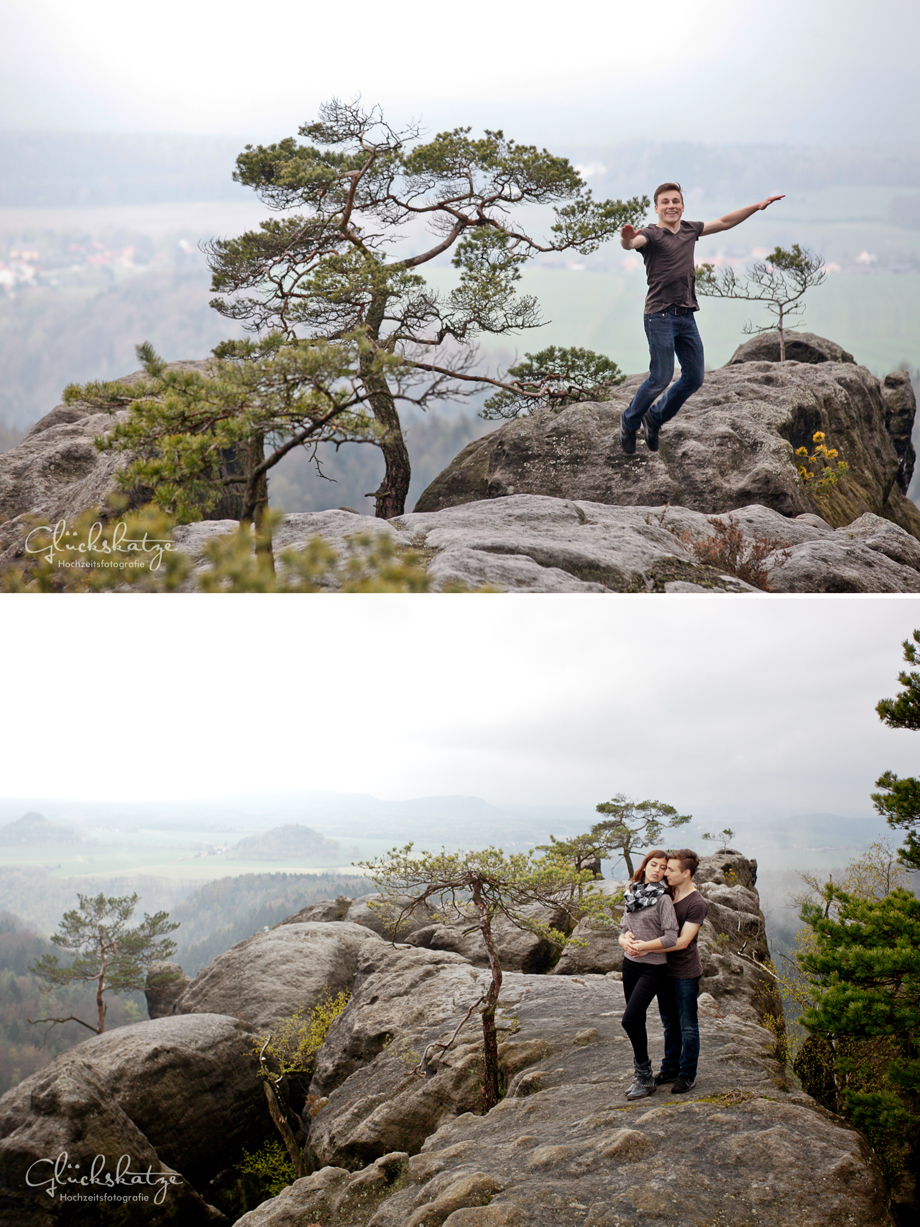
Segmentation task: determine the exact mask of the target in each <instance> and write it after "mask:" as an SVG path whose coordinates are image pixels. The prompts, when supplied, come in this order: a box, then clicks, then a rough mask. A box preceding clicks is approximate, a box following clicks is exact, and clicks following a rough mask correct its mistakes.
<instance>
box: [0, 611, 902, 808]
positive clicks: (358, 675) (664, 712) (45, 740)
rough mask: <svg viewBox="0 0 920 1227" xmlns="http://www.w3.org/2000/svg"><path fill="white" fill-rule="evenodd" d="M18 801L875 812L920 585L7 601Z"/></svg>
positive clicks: (9, 728) (6, 711)
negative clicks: (227, 796) (274, 798)
mask: <svg viewBox="0 0 920 1227" xmlns="http://www.w3.org/2000/svg"><path fill="white" fill-rule="evenodd" d="M3 613H4V622H5V632H6V634H5V639H6V642H7V643H11V644H22V645H37V644H41V645H43V647H42V650H41V651H36V650H35V648H34V646H32V647H31V648H30V647H28V646H26V647H25V650H23V651H20V652H18V653H17V654H16V656H15V658H14V659H12V660H10V661H9V662H8V664H7V666H6V670H5V671H6V674H7V677H6V686H7V691H6V699H5V702H4V704H3V712H2V716H0V731H2V738H3V741H2V744H3V745H4V747H5V749H6V754H5V766H4V771H3V781H2V785H0V794H2V795H4V796H7V797H24V798H25V797H29V796H35V797H59V798H62V799H63V798H74V799H78V798H96V799H100V800H119V799H136V800H158V799H168V798H172V797H192V796H205V795H213V794H215V793H229V792H235V791H239V792H257V791H261V790H264V791H265V792H269V793H272V792H286V791H292V790H297V789H314V788H317V789H330V790H334V791H343V792H369V793H372V794H373V795H375V796H377V797H380V798H383V799H399V798H407V797H417V796H425V795H444V794H461V795H476V796H481V797H484V798H486V799H487V800H490V801H492V802H503V801H504V802H515V801H518V802H521V803H531V804H568V803H581V802H584V803H585V804H588V805H590V806H592V807H593V805H594V804H596V803H597V801H598V800H600V799H602V798H603V797H605V796H612V795H613V794H614V793H616V792H620V791H622V792H626V793H627V794H629V795H632V796H636V797H648V796H655V797H659V798H661V799H665V800H667V801H669V802H670V803H672V804H675V805H677V806H678V807H679V808H682V809H683V810H685V811H689V812H703V811H705V812H707V813H716V814H724V815H725V816H726V818H727V819H728V818H730V816H731V814H732V813H734V812H740V811H750V810H751V809H752V808H754V809H757V810H759V811H761V812H768V811H769V812H776V813H803V812H809V811H824V812H834V813H839V814H842V815H848V816H854V817H855V816H867V815H868V814H869V813H871V802H870V801H869V793H870V792H871V791H872V789H873V787H874V783H875V780H876V778H877V777H878V776H879V775H880V774H881V772H882V771H884V770H886V769H889V768H890V769H892V770H895V771H897V772H898V773H899V774H901V775H907V774H914V773H915V772H916V769H917V759H918V755H920V739H918V738H917V736H916V735H915V734H913V733H908V732H904V731H893V730H890V729H887V728H886V727H885V726H884V725H882V724H881V722H880V721H879V720H878V717H877V716H876V714H875V710H874V708H875V704H876V703H877V702H878V700H879V699H881V698H884V697H888V696H892V695H894V694H895V693H896V692H897V688H898V685H897V674H898V672H899V671H900V669H901V668H902V667H903V665H902V659H901V656H902V653H901V646H900V645H901V642H902V641H903V640H904V639H906V638H908V637H909V636H910V633H911V632H912V630H913V629H914V628H915V627H918V626H920V599H918V598H916V597H903V598H891V597H843V598H834V597H824V598H821V597H815V598H810V597H803V598H782V597H780V598H776V597H774V598H766V599H761V598H757V597H753V598H738V599H735V598H731V597H724V596H719V597H715V598H708V597H691V598H676V599H672V598H667V597H665V598H658V597H652V598H648V599H646V598H642V597H635V598H632V597H628V598H623V599H618V598H616V597H611V598H607V597H601V598H598V599H594V598H591V597H588V598H584V597H576V598H567V597H545V598H541V597H533V596H523V597H514V596H498V597H488V596H483V597H479V598H476V597H473V598H468V597H456V598H455V597H429V598H425V597H418V596H416V597H406V598H403V597H355V598H349V597H307V598H304V599H300V598H296V597H295V598H287V599H286V598H280V597H279V598H271V597H265V596H252V597H239V598H236V597H223V598H221V599H219V600H208V598H183V597H175V598H173V599H172V600H171V601H163V600H161V599H158V598H156V597H144V596H132V597H130V598H125V599H123V600H119V599H118V598H109V599H107V600H102V601H98V600H97V601H92V600H90V601H85V600H81V599H80V598H79V597H77V598H70V597H62V598H60V599H58V600H45V601H40V602H36V601H34V600H28V598H7V601H6V602H5V603H4V608H3Z"/></svg>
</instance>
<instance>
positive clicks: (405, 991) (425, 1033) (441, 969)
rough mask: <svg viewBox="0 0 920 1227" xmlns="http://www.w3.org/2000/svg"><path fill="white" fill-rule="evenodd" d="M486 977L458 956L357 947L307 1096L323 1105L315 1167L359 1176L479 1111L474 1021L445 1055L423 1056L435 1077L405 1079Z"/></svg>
mask: <svg viewBox="0 0 920 1227" xmlns="http://www.w3.org/2000/svg"><path fill="white" fill-rule="evenodd" d="M488 979H489V977H488V975H487V973H485V972H483V971H480V970H478V969H476V968H474V967H472V966H471V965H470V963H469V962H468V961H467V960H466V959H464V958H462V957H461V956H460V955H457V954H451V953H449V952H438V951H429V950H422V949H413V948H412V947H408V946H392V945H390V944H386V943H383V942H380V943H368V944H367V945H366V946H364V947H362V949H361V952H360V955H359V962H358V972H357V976H356V978H355V984H354V989H353V991H352V997H351V1000H350V1001H349V1003H348V1005H347V1006H346V1008H345V1010H344V1011H343V1013H342V1014H341V1015H340V1016H339V1017H338V1018H337V1019H336V1021H335V1022H334V1023H333V1025H332V1027H331V1028H330V1031H329V1035H328V1037H327V1039H326V1043H325V1044H324V1045H323V1047H322V1049H321V1050H320V1052H319V1054H318V1056H317V1059H316V1068H315V1072H314V1076H313V1080H312V1082H311V1084H310V1095H311V1096H313V1097H316V1098H324V1097H326V1096H328V1103H327V1104H326V1105H325V1106H324V1107H323V1109H322V1111H321V1112H319V1114H318V1115H317V1116H316V1117H315V1119H314V1120H313V1122H312V1125H311V1127H310V1134H309V1143H310V1149H311V1151H312V1153H313V1155H314V1156H315V1159H316V1161H317V1162H318V1163H319V1164H320V1165H323V1166H325V1165H330V1164H333V1165H338V1166H348V1167H354V1166H361V1165H363V1164H365V1163H368V1162H370V1161H372V1160H373V1159H376V1158H378V1157H379V1156H380V1155H381V1154H384V1153H386V1152H387V1151H389V1150H394V1149H396V1148H397V1147H398V1148H399V1149H411V1150H413V1151H414V1150H418V1149H420V1147H421V1146H422V1143H423V1142H424V1140H425V1138H426V1137H428V1135H429V1134H431V1133H433V1132H434V1130H435V1129H436V1128H437V1126H438V1125H439V1124H440V1123H441V1121H442V1120H444V1119H445V1118H447V1117H450V1116H456V1115H457V1114H458V1113H459V1112H465V1111H472V1110H473V1109H474V1108H476V1107H477V1106H478V1104H479V1100H480V1091H479V1052H480V1037H481V1028H480V1026H479V1016H478V1014H476V1013H474V1014H473V1015H472V1020H471V1022H470V1023H468V1024H467V1027H466V1029H465V1030H464V1032H463V1035H462V1036H461V1039H460V1042H459V1043H458V1044H455V1045H454V1046H453V1047H452V1048H451V1049H450V1051H449V1052H448V1053H446V1054H440V1053H437V1052H433V1051H432V1052H429V1054H428V1065H429V1067H431V1068H434V1069H437V1071H438V1073H437V1075H436V1076H435V1077H427V1076H422V1077H420V1076H419V1075H417V1074H413V1073H412V1069H413V1067H414V1066H415V1065H417V1064H418V1063H419V1062H420V1061H421V1059H422V1057H423V1055H424V1054H425V1051H426V1048H427V1046H428V1045H429V1044H431V1043H433V1042H435V1041H437V1040H438V1039H443V1040H444V1041H446V1040H447V1039H449V1037H450V1034H451V1033H452V1032H453V1031H454V1029H455V1028H456V1027H457V1025H458V1024H459V1023H460V1022H461V1021H462V1020H463V1018H464V1016H465V1015H466V1014H467V1012H468V1011H469V1010H470V1009H471V1007H474V1006H475V1004H476V1002H477V1001H478V1000H479V998H480V997H481V996H482V994H483V993H484V992H485V989H486V987H487V984H488Z"/></svg>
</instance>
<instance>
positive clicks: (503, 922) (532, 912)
mask: <svg viewBox="0 0 920 1227" xmlns="http://www.w3.org/2000/svg"><path fill="white" fill-rule="evenodd" d="M521 914H522V915H523V916H529V917H530V918H531V919H532V920H538V921H539V922H540V923H542V924H545V925H548V926H549V927H550V928H553V929H557V930H559V931H560V932H562V933H568V932H569V931H570V930H571V927H572V926H571V923H569V922H567V918H566V915H565V913H564V911H563V909H562V908H545V907H531V908H524V909H522V912H521ZM445 920H446V921H447V923H437V924H432V925H429V926H427V927H425V928H420V929H418V930H417V931H416V932H414V933H412V934H411V935H410V936H408V937H407V938H406V939H405V941H406V943H407V944H408V945H411V946H425V947H426V948H427V949H429V950H452V951H454V952H455V953H456V954H462V955H463V957H464V958H467V959H469V961H470V962H471V963H473V964H474V965H475V966H478V967H487V966H488V963H489V956H488V954H487V952H486V948H485V946H484V945H483V942H482V936H481V934H480V932H479V929H478V926H477V927H475V928H473V926H476V924H477V921H476V917H475V915H473V914H472V911H471V912H470V913H468V914H467V915H465V916H462V917H456V918H455V917H450V916H448V917H445ZM492 937H493V940H494V942H495V952H496V954H497V955H498V961H499V963H500V964H501V966H502V967H503V968H504V969H505V970H507V971H528V972H533V973H535V974H537V975H539V974H541V973H542V972H546V971H548V970H549V969H550V967H551V966H552V965H553V963H555V962H556V960H557V959H558V957H559V947H558V946H556V945H554V944H553V943H552V942H549V941H547V940H546V938H544V937H540V936H538V935H537V934H536V933H532V932H530V930H528V929H521V928H519V927H518V926H517V925H515V924H512V922H511V921H510V920H508V918H507V917H505V916H501V915H499V916H496V917H495V919H494V920H493V922H492Z"/></svg>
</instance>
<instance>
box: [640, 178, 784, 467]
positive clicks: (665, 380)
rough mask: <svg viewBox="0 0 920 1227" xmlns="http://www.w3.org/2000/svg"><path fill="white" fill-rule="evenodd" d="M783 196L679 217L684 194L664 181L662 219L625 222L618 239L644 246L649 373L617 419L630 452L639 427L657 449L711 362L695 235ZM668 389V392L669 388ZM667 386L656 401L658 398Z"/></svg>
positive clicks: (659, 204)
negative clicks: (695, 217) (702, 326)
mask: <svg viewBox="0 0 920 1227" xmlns="http://www.w3.org/2000/svg"><path fill="white" fill-rule="evenodd" d="M782 199H783V197H782V196H768V197H767V198H766V200H761V201H760V203H759V204H754V205H748V206H747V207H746V208H744V209H736V210H735V211H734V212H733V213H726V214H725V216H724V217H719V218H717V219H716V220H715V221H712V222H685V221H682V220H681V219H682V217H683V212H684V195H683V191H682V190H681V186H680V184H679V183H662V184H661V186H660V187H659V188H657V189H656V191H655V212H656V213H657V214H658V224H657V225H655V226H646V227H645V228H644V229H642V230H636V228H635V226H628V225H627V226H624V227H623V229H622V231H621V233H620V245H621V246H622V247H625V248H626V250H627V251H641V252H642V259H643V260H644V261H645V271H646V274H647V277H648V295H647V297H646V300H645V335H646V337H647V338H648V347H649V374H648V379H646V381H645V383H643V384H642V386H641V387H640V388H639V389H638V391H637V392H636V394H635V396H634V397H633V398H632V401H631V402H630V404H629V408H628V409H627V410H626V411H625V413H623V415H622V417H621V418H620V443H621V445H622V447H623V451H624V452H626V454H627V455H628V456H631V455H633V453H634V452H635V450H636V434H637V432H638V430H639V427H640V426H641V427H642V432H643V434H644V436H645V442H646V444H647V445H648V448H649V451H653V452H657V451H658V431H659V429H660V428H661V427H662V426H663V425H664V424H665V422H668V421H670V419H671V418H672V417H673V416H674V415H675V413H677V411H678V409H680V407H681V405H682V404H683V403H684V401H685V400H687V398H688V397H690V396H692V395H693V393H694V392H695V391H696V390H697V389H698V388H701V387H702V386H703V379H704V377H705V373H706V368H705V365H704V358H703V342H702V341H701V340H700V334H699V330H698V329H697V326H696V320H695V319H694V318H693V313H694V311H698V310H699V309H700V307H699V303H698V302H697V301H696V275H695V271H694V270H695V268H696V261H695V258H694V248H695V245H696V241H697V239H698V238H701V237H702V236H703V235H707V234H718V233H719V232H720V231H722V230H731V228H732V227H733V226H737V225H739V223H741V222H743V221H744V220H745V219H746V218H748V217H750V216H751V214H752V213H756V212H758V210H760V209H765V208H766V207H767V205H771V204H773V202H774V201H775V200H782ZM675 354H676V355H677V359H678V361H679V362H680V379H679V380H678V381H677V383H675V384H674V386H673V387H671V388H668V385H669V384H670V382H671V378H672V376H673V375H674V355H675ZM665 389H667V391H665ZM662 392H664V393H665V394H664V396H662V397H661V400H659V401H658V403H657V404H653V402H654V401H656V400H657V398H658V397H659V396H660V395H661V393H662Z"/></svg>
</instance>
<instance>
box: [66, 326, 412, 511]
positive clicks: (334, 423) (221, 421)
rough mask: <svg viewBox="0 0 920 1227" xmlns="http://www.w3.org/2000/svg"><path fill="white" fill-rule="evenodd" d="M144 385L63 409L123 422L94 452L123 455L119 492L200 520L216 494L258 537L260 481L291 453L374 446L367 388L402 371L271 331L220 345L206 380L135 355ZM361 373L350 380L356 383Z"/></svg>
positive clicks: (380, 354) (102, 392)
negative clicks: (229, 500) (105, 413)
mask: <svg viewBox="0 0 920 1227" xmlns="http://www.w3.org/2000/svg"><path fill="white" fill-rule="evenodd" d="M137 354H138V358H139V359H140V360H141V362H142V363H143V368H144V378H143V379H142V380H141V382H140V383H139V384H138V383H125V382H123V381H119V380H115V381H112V382H104V383H99V382H96V383H90V384H85V385H82V386H81V385H71V386H69V387H67V388H65V390H64V401H65V403H72V402H75V401H79V402H84V403H89V404H92V405H96V406H99V407H101V408H104V409H107V410H109V411H110V412H112V413H114V412H117V411H118V410H120V409H124V408H128V409H129V410H130V412H129V413H128V415H127V417H126V418H125V419H124V420H122V421H119V422H117V423H116V424H115V426H114V427H113V429H112V430H111V431H110V432H109V433H108V434H106V435H103V436H101V437H99V438H97V439H96V446H97V447H98V448H99V449H100V450H101V451H117V452H126V453H128V455H129V457H130V459H129V461H128V464H127V465H126V466H125V468H124V469H123V470H121V471H120V472H119V474H118V482H119V485H120V486H121V487H122V489H124V490H126V491H129V492H130V491H134V490H135V489H136V488H137V487H140V488H142V489H145V490H149V491H150V492H151V495H152V498H153V501H154V502H155V503H156V504H157V505H158V506H159V507H161V508H163V509H164V510H165V511H168V512H169V513H171V514H172V515H175V516H176V517H177V518H178V519H180V520H184V521H188V520H193V519H196V518H200V516H201V515H202V513H203V512H204V511H207V510H209V509H211V508H212V507H213V506H214V504H215V503H216V501H217V500H218V498H219V497H220V496H221V495H227V494H228V493H229V494H232V495H235V496H236V502H237V503H238V504H239V519H240V520H241V522H242V523H244V524H250V523H254V524H255V525H256V526H257V528H261V527H262V526H263V524H264V522H265V512H266V510H267V508H268V474H269V473H270V471H271V470H272V468H274V466H275V465H276V464H278V463H279V462H280V461H281V460H283V459H284V457H285V456H286V455H287V454H288V453H289V452H291V451H293V449H294V448H296V447H303V448H306V449H308V450H310V451H312V454H313V455H314V457H315V454H316V448H317V447H318V445H319V444H320V443H326V442H332V443H334V444H336V445H337V446H338V445H341V444H342V443H345V442H352V443H355V442H365V443H370V442H374V441H375V440H376V439H377V438H378V436H379V433H380V431H379V428H378V427H377V424H376V422H375V421H374V417H373V414H372V413H371V412H370V410H369V408H368V404H369V400H370V392H369V391H368V386H367V385H368V381H370V382H373V381H374V380H381V379H389V380H390V382H391V383H392V384H393V385H394V386H395V387H397V388H399V387H401V386H402V374H401V370H402V367H403V364H402V363H401V362H400V360H399V359H398V358H397V357H395V356H394V355H392V354H390V353H387V352H386V351H384V350H383V349H381V348H379V347H374V346H371V345H370V344H369V342H368V341H367V340H366V338H365V337H364V335H363V334H362V333H360V332H358V333H342V334H341V335H340V336H338V337H337V338H336V340H335V341H334V342H332V341H328V340H325V339H317V340H314V341H312V342H310V343H309V344H308V343H305V342H302V341H298V340H296V339H290V338H286V337H284V336H283V335H282V334H281V333H280V332H272V333H270V334H268V335H267V336H265V337H263V338H262V339H261V340H260V341H258V342H256V341H253V340H244V341H227V342H225V343H224V344H223V345H220V346H218V347H217V349H216V350H215V358H214V361H213V362H212V363H211V365H210V369H209V370H208V371H207V372H202V371H200V370H190V369H183V368H177V367H174V368H172V369H170V368H169V367H167V364H166V363H165V362H164V361H163V360H162V359H161V358H160V357H159V356H158V355H157V354H156V352H155V351H154V350H153V348H152V346H150V345H149V344H146V343H145V344H144V345H139V346H138V348H137ZM359 368H361V370H362V374H361V376H360V377H359V376H358V374H357V372H358V369H359Z"/></svg>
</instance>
